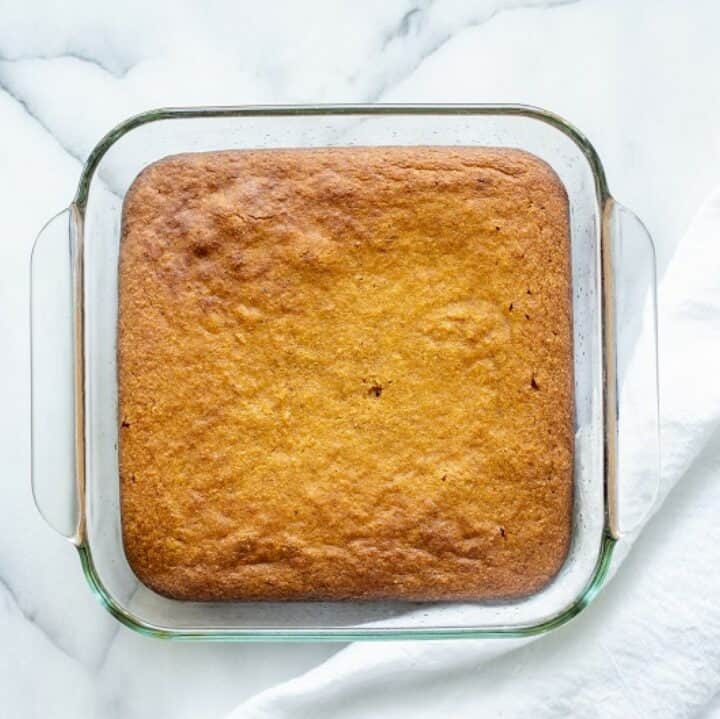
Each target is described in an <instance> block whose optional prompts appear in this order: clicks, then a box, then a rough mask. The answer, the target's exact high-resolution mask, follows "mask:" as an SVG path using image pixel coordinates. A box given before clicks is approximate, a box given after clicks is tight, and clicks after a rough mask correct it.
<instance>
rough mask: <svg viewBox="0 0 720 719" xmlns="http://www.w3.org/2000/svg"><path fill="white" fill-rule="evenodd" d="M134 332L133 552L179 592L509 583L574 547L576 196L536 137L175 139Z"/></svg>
mask: <svg viewBox="0 0 720 719" xmlns="http://www.w3.org/2000/svg"><path fill="white" fill-rule="evenodd" d="M118 349H119V390H120V477H121V497H122V526H123V539H124V545H125V552H126V555H127V558H128V561H129V562H130V565H131V566H132V568H133V570H134V571H135V573H136V574H137V575H138V577H139V578H140V580H141V581H142V582H144V583H145V584H146V585H148V586H149V587H151V588H153V589H154V590H156V591H158V592H160V593H161V594H164V595H167V596H171V597H175V598H181V599H193V600H217V599H247V600H256V599H341V598H356V599H360V598H361V599H373V598H404V599H418V600H424V599H428V600H429V599H480V598H482V599H490V598H498V597H514V596H520V595H525V594H528V593H531V592H534V591H536V590H538V589H539V588H540V587H542V586H543V585H544V584H545V583H547V582H548V581H549V580H550V579H551V578H552V577H553V575H554V574H555V573H556V572H557V571H558V569H559V567H560V566H561V564H562V562H563V561H564V558H565V555H566V552H567V549H568V544H569V540H570V529H571V527H570V524H571V500H572V448H573V437H572V413H573V405H572V347H571V304H570V271H569V228H568V205H567V199H566V196H565V192H564V188H563V187H562V184H561V183H560V181H559V179H558V178H557V176H556V175H555V174H554V172H553V171H552V170H551V169H550V168H549V167H548V166H547V165H545V164H544V163H543V162H541V161H540V160H538V159H537V158H536V157H534V156H532V155H529V154H527V153H524V152H521V151H518V150H507V149H489V148H432V147H429V148H348V149H313V150H271V151H242V152H240V151H230V152H215V153H204V154H189V155H178V156H173V157H169V158H166V159H164V160H161V161H160V162H158V163H156V164H154V165H152V166H150V167H148V168H147V169H146V170H145V171H144V172H143V173H142V174H141V175H140V176H139V177H138V178H137V179H136V181H135V183H134V184H133V186H132V188H131V189H130V191H129V192H128V195H127V197H126V201H125V207H124V221H123V230H122V245H121V251H120V319H119V348H118Z"/></svg>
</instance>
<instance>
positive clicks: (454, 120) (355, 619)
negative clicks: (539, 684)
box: [31, 105, 659, 640]
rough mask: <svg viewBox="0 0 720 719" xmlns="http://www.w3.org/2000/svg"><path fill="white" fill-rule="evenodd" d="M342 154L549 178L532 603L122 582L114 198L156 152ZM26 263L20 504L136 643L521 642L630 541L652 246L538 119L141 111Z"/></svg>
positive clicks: (446, 112)
mask: <svg viewBox="0 0 720 719" xmlns="http://www.w3.org/2000/svg"><path fill="white" fill-rule="evenodd" d="M353 145H356V146H363V145H364V146H375V145H395V146H398V145H406V146H412V145H466V146H467V145H485V146H496V147H515V148H521V149H524V150H527V151H529V152H532V153H534V154H535V155H537V156H539V157H540V158H542V159H543V160H545V161H546V162H547V163H549V164H550V165H551V166H552V167H553V168H554V170H555V171H556V172H557V174H558V175H559V177H560V178H561V180H562V182H563V183H564V185H565V188H566V190H567V194H568V199H569V204H570V222H571V244H572V248H571V253H572V284H573V335H574V376H575V422H576V435H575V464H574V507H573V536H572V543H571V548H570V552H569V555H568V557H567V560H566V562H565V564H564V566H563V568H562V569H561V571H560V573H559V574H558V575H557V576H556V578H555V579H554V580H553V581H552V582H551V583H550V584H548V585H547V586H545V587H544V588H543V589H542V590H541V591H540V592H538V593H536V594H533V595H531V596H528V597H525V598H521V599H515V600H512V601H494V602H477V603H462V604H459V603H438V602H428V603H418V602H412V603H411V602H307V603H305V602H284V603H283V602H272V603H249V602H229V603H193V602H181V601H175V600H171V599H167V598H165V597H162V596H160V595H158V594H155V593H154V592H152V591H151V590H150V589H148V588H147V587H145V586H144V585H142V584H140V583H139V582H138V580H137V579H136V577H135V575H134V574H133V572H132V571H131V569H130V567H129V565H128V562H127V560H126V558H125V555H124V552H123V544H122V538H121V528H120V510H119V477H118V456H117V442H118V419H117V382H116V371H117V367H116V329H117V279H118V277H117V275H118V245H119V240H120V221H121V210H122V204H123V198H124V196H125V193H126V191H127V190H128V188H129V186H130V185H131V183H132V181H133V180H134V179H135V177H136V176H137V175H138V173H139V172H140V171H141V170H142V169H143V168H144V167H146V166H147V165H148V164H150V163H152V162H154V161H156V160H158V159H160V158H162V157H164V156H166V155H170V154H174V153H180V152H193V151H205V150H219V149H243V148H271V147H284V148H291V147H317V146H353ZM31 264H32V267H31V273H32V283H31V284H32V291H31V294H32V296H31V320H32V322H31V326H32V330H31V334H32V482H33V493H34V496H35V501H36V504H37V507H38V509H39V511H40V512H41V514H42V515H43V516H44V517H45V519H46V520H47V521H48V523H49V524H50V525H51V526H52V527H54V528H55V529H56V530H57V531H58V532H59V533H60V534H62V535H63V536H65V537H66V538H67V539H69V540H70V541H71V542H72V543H73V544H74V545H75V546H76V548H77V550H78V553H79V556H80V561H81V562H82V566H83V569H84V572H85V576H86V578H87V580H88V583H89V584H90V586H91V588H92V589H93V591H94V592H95V593H96V594H97V596H98V597H99V599H100V601H101V602H102V603H103V604H104V606H105V607H106V608H107V609H108V610H109V611H110V612H111V613H112V614H113V615H114V616H115V617H116V618H117V619H118V620H120V621H121V622H122V623H124V624H126V625H127V626H129V627H132V628H133V629H136V630H138V631H140V632H144V633H146V634H150V635H153V636H157V637H166V638H176V639H214V640H248V639H250V640H252V639H255V640H258V639H262V640H293V639H295V640H328V639H337V640H356V639H419V638H451V637H488V636H523V635H529V634H536V633H539V632H543V631H546V630H548V629H551V628H553V627H555V626H558V625H560V624H562V623H564V622H566V621H568V620H569V619H570V618H572V617H573V616H575V615H576V614H577V613H578V612H579V611H580V610H582V609H583V607H585V606H586V605H587V604H588V603H589V602H590V601H591V600H592V598H593V597H594V596H595V595H596V593H597V591H598V589H599V588H600V586H601V585H602V583H603V580H604V579H605V578H606V576H607V573H608V567H609V564H610V558H611V555H612V551H613V547H614V545H615V543H616V541H617V539H618V538H619V537H620V535H621V533H623V532H627V531H632V529H633V527H634V526H635V525H636V524H637V523H638V521H639V520H640V519H641V518H642V516H643V515H644V513H645V512H647V510H648V508H649V507H650V505H651V503H652V501H653V499H654V493H655V489H656V485H657V474H658V473H657V468H658V456H659V441H658V412H657V409H658V404H657V353H656V333H655V329H654V328H655V259H654V250H653V245H652V241H651V240H650V237H649V236H648V234H647V232H646V230H645V229H644V227H643V225H642V223H641V222H640V221H639V220H638V219H637V218H636V217H635V216H634V215H633V214H632V213H631V212H630V211H628V210H627V209H625V208H624V207H622V206H621V205H620V204H618V203H617V202H616V201H615V200H614V199H613V198H612V197H611V195H610V193H609V191H608V187H607V183H606V180H605V174H604V171H603V168H602V165H601V163H600V160H599V158H598V156H597V153H596V152H595V150H594V149H593V147H592V145H591V144H590V143H589V142H588V140H587V139H586V138H585V137H584V136H583V135H582V134H581V133H580V132H578V131H577V130H576V129H575V128H573V127H572V126H571V125H569V124H568V123H567V122H565V121H564V120H562V119H561V118H559V117H557V116H556V115H553V114H551V113H548V112H545V111H542V110H539V109H535V108H531V107H525V106H519V105H506V106H498V105H428V106H410V105H365V106H357V105H354V106H347V105H341V106H313V107H219V108H198V109H194V108H191V109H161V110H154V111H151V112H147V113H145V114H143V115H139V116H137V117H134V118H131V119H129V120H127V121H126V122H124V123H123V124H121V125H120V126H118V127H116V128H115V129H114V130H112V131H111V132H110V133H109V134H108V135H106V136H105V137H104V138H103V139H102V140H101V141H100V143H99V144H98V145H97V147H96V148H95V149H94V150H93V152H92V153H91V155H90V157H89V159H88V161H87V163H86V165H85V167H84V169H83V172H82V177H81V179H80V182H79V185H78V189H77V194H76V196H75V199H74V200H73V202H72V203H71V204H70V206H69V207H68V208H67V209H66V210H64V211H63V212H61V213H60V214H58V215H57V216H56V217H54V218H53V219H52V220H50V222H48V224H47V225H46V226H45V227H44V228H43V230H42V231H41V232H40V234H39V236H38V238H37V241H36V243H35V246H34V249H33V256H32V263H31ZM626 408H627V411H626ZM638 438H640V440H641V441H638Z"/></svg>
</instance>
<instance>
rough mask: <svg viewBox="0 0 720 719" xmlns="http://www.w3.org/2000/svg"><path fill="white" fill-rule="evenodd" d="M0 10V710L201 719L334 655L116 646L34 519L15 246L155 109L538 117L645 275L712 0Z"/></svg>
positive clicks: (24, 334)
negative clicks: (450, 106)
mask: <svg viewBox="0 0 720 719" xmlns="http://www.w3.org/2000/svg"><path fill="white" fill-rule="evenodd" d="M0 17H1V18H2V21H1V22H0V58H1V59H0V128H2V136H1V139H0V197H2V198H3V202H2V203H1V205H0V207H1V208H2V211H1V212H0V228H1V231H0V252H1V253H2V264H1V265H0V267H1V268H2V269H1V270H0V272H1V273H2V282H0V322H1V326H2V335H3V337H4V340H5V341H4V344H3V350H2V351H1V352H0V369H1V370H2V375H3V376H4V377H6V378H7V381H6V382H5V383H4V384H3V386H2V395H0V422H1V425H0V428H1V430H2V431H1V432H0V438H1V439H0V442H1V443H2V457H3V460H4V462H3V465H4V472H3V476H4V481H3V489H2V495H1V496H2V500H1V501H0V626H2V642H0V714H2V715H3V716H8V717H10V716H13V717H33V716H48V717H50V716H51V717H65V716H67V717H76V718H79V717H95V716H98V717H100V716H102V717H105V718H107V719H111V718H113V717H122V718H123V719H124V718H128V719H135V718H140V717H170V716H173V717H181V718H182V717H220V716H223V714H224V713H226V712H227V711H229V710H230V709H232V708H233V707H234V706H235V705H237V704H238V703H239V702H241V701H242V700H243V699H245V698H247V697H250V696H252V695H254V694H256V693H257V692H259V691H261V690H263V689H265V688H267V687H268V686H271V685H273V684H275V683H277V682H279V681H281V680H283V679H285V678H287V677H291V676H294V675H297V674H299V673H301V672H303V671H304V670H305V669H307V668H310V667H312V666H314V665H316V664H317V663H319V662H320V661H321V660H322V659H323V658H325V657H327V656H329V655H330V654H331V653H333V652H335V651H337V650H338V649H339V648H340V647H341V646H342V645H333V644H319V645H301V644H300V645H299V644H292V645H280V646H279V645H269V644H251V645H212V644H183V643H168V642H162V641H158V640H150V639H146V638H143V637H141V636H139V635H136V634H133V633H132V632H131V631H129V630H126V629H124V628H121V627H119V625H118V624H117V623H116V622H115V621H114V620H113V619H112V618H111V617H110V616H109V615H108V614H106V613H105V611H104V610H103V609H102V608H101V607H100V605H99V604H98V603H97V601H96V600H95V599H94V597H93V596H92V595H91V593H90V591H89V589H88V588H87V586H86V584H85V581H84V579H83V576H82V572H81V569H80V565H79V562H78V560H77V557H76V555H75V552H74V550H73V549H72V547H71V546H70V545H68V544H67V543H64V542H63V541H62V540H61V539H60V538H59V537H57V536H56V535H54V534H53V532H52V531H51V530H50V529H49V528H48V527H47V526H46V525H45V524H44V523H43V522H42V520H41V519H40V517H39V516H38V514H37V513H36V511H35V508H34V506H33V503H32V496H31V492H30V483H29V424H30V417H29V369H28V368H29V346H28V262H29V252H30V247H31V244H32V241H33V239H34V236H35V234H36V233H37V231H38V230H39V229H40V227H41V226H42V224H43V223H44V221H45V220H47V219H48V218H49V217H50V216H51V215H52V214H54V213H55V212H57V211H59V210H60V209H62V208H63V207H65V206H66V205H67V203H68V202H69V201H70V199H71V197H72V195H73V193H74V190H75V185H76V183H77V180H78V177H79V173H80V169H81V164H82V162H83V160H84V159H85V158H86V157H87V155H88V153H89V151H90V150H91V149H92V147H93V146H94V144H95V143H96V142H97V140H98V139H99V138H100V137H101V136H102V135H103V134H104V133H105V132H106V131H107V130H108V129H109V128H111V127H112V126H113V125H115V124H116V123H117V122H119V121H121V120H122V119H124V118H126V117H127V116H129V115H131V114H134V113H136V112H140V111H142V110H146V109H149V108H152V107H157V106H166V105H204V104H249V103H302V102H350V101H355V102H375V101H383V102H411V101H412V102H522V103H528V104H534V105H539V106H541V107H546V108H548V109H551V110H553V111H555V112H557V113H558V114H560V115H563V116H565V117H567V118H568V119H569V120H570V121H571V122H572V123H574V124H575V125H576V126H577V127H579V128H581V129H582V130H583V131H584V132H585V133H586V134H587V135H588V136H589V138H590V139H591V141H592V142H593V143H594V145H595V147H596V148H597V150H598V152H599V153H600V155H601V157H602V159H603V162H604V164H605V168H606V171H607V174H608V180H609V184H610V187H611V190H612V191H613V194H614V195H615V196H616V197H617V198H618V199H619V200H621V201H622V202H624V203H626V204H627V205H628V206H629V207H631V208H632V209H633V210H635V211H636V212H637V213H638V214H639V215H640V217H642V218H643V219H644V221H645V222H646V224H647V225H648V227H649V229H650V230H651V232H652V234H653V235H654V237H655V240H656V244H657V249H658V255H659V264H660V267H661V268H662V267H664V266H665V265H666V264H667V262H668V260H669V258H670V257H671V256H672V253H673V249H674V247H675V244H676V242H677V241H678V239H679V237H680V236H681V235H682V233H683V231H684V230H685V228H686V226H687V223H688V220H689V219H690V217H691V215H692V213H693V212H694V210H695V209H696V208H697V206H698V204H699V203H700V201H701V199H702V198H703V197H704V195H705V194H706V193H707V192H708V191H709V189H710V188H711V187H712V186H713V185H714V184H716V183H717V181H718V175H719V174H720V173H719V171H718V167H720V163H719V162H718V154H719V153H720V123H719V122H718V119H717V118H718V111H719V110H720V83H719V82H718V70H719V69H720V42H718V28H720V3H717V2H715V0H692V1H685V0H635V2H627V0H579V1H578V2H567V0H565V1H559V2H552V1H545V2H542V1H537V2H533V1H532V0H474V1H473V0H434V1H432V0H429V1H425V0H415V2H410V1H405V0H372V1H371V2H365V3H350V2H347V3H336V2H332V0H326V1H319V0H318V1H315V2H308V3H294V2H290V0H287V1H286V2H272V1H271V0H268V1H266V2H262V3H256V2H217V3H197V4H195V5H190V4H188V3H184V2H169V1H168V2H158V3H154V4H150V3H146V2H143V1H142V0H129V1H128V2H123V3H114V4H112V5H110V4H105V3H95V2H91V1H90V0H69V1H68V2H66V3H63V4H62V5H55V4H51V3H44V2H39V1H38V0H25V1H24V2H21V3H17V2H10V1H9V0H8V2H0ZM665 521H672V516H671V515H670V516H669V518H667V519H666V520H665ZM616 581H617V582H623V581H627V582H629V581H630V580H629V579H627V578H626V577H624V576H619V577H618V578H617V579H616ZM628 586H629V585H628ZM378 650H379V651H380V649H378ZM713 710H714V711H715V712H716V713H717V715H718V716H720V702H717V701H716V702H715V706H714V707H710V708H709V709H708V713H707V716H710V714H711V713H712V712H713Z"/></svg>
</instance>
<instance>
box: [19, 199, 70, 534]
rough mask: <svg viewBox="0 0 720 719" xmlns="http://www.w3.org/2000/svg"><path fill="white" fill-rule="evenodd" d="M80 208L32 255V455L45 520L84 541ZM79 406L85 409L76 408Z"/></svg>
mask: <svg viewBox="0 0 720 719" xmlns="http://www.w3.org/2000/svg"><path fill="white" fill-rule="evenodd" d="M76 229H77V223H76V215H75V210H74V208H72V207H70V208H68V209H66V210H63V211H62V212H60V213H59V214H58V215H56V216H55V217H53V218H52V219H51V220H50V221H49V222H48V223H47V224H46V225H45V227H43V229H42V230H41V231H40V234H39V235H38V236H37V239H36V240H35V244H34V246H33V250H32V257H31V261H30V343H31V346H30V354H31V360H30V362H31V413H32V419H31V463H32V470H31V475H32V490H33V497H34V499H35V505H36V506H37V508H38V511H39V512H40V514H41V515H42V517H43V518H44V519H45V521H46V522H47V523H48V524H49V525H50V526H51V527H52V528H53V529H55V530H56V531H57V532H59V533H60V534H62V535H63V536H64V537H66V538H67V539H69V540H71V541H73V542H75V543H77V542H78V541H79V537H80V535H81V529H82V527H81V524H82V521H81V502H80V492H79V488H80V486H81V484H80V482H79V478H80V474H79V470H81V468H82V457H81V456H80V455H81V454H82V452H80V451H78V448H79V445H78V444H77V431H76V430H77V426H79V425H77V424H76V422H78V418H79V415H81V413H82V408H81V407H80V408H78V407H77V406H76V405H78V404H79V402H78V396H80V395H79V393H78V392H76V388H77V387H79V386H81V380H82V375H81V373H79V370H78V367H77V363H76V346H77V341H76V340H77V338H78V337H79V332H81V331H82V328H81V318H79V317H78V316H76V313H75V308H76V307H78V306H79V305H78V303H77V302H76V298H77V297H78V294H79V292H80V291H81V289H82V286H81V284H80V283H81V272H80V269H81V268H80V253H79V252H78V246H77V242H76V238H77V234H78V233H77V232H76ZM76 409H79V412H78V411H76Z"/></svg>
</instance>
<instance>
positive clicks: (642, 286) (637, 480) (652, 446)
mask: <svg viewBox="0 0 720 719" xmlns="http://www.w3.org/2000/svg"><path fill="white" fill-rule="evenodd" d="M605 221H606V223H607V225H606V228H607V230H608V237H609V240H610V242H609V247H608V251H606V253H605V254H606V258H605V267H604V269H605V271H606V272H608V274H609V277H610V281H611V282H612V291H611V292H608V293H606V297H607V298H608V301H609V302H612V303H613V306H612V307H611V308H608V307H606V318H608V320H607V323H608V324H609V325H610V327H606V332H608V334H606V341H607V342H608V344H607V345H606V350H607V348H608V347H610V346H613V345H614V347H615V362H614V368H610V370H608V368H607V367H606V377H607V382H608V385H607V390H608V391H607V397H608V406H607V413H608V417H609V419H610V420H614V424H615V428H614V431H613V432H612V433H609V436H610V439H609V446H608V447H607V450H608V452H607V460H608V463H609V470H610V471H609V472H608V477H609V482H608V485H609V486H608V515H609V517H608V518H609V526H610V531H611V533H612V534H613V536H615V537H616V538H619V537H621V536H623V535H628V534H632V533H633V532H635V531H636V530H637V529H639V528H640V527H641V526H642V524H643V523H644V521H645V519H646V518H647V517H648V515H649V513H650V512H651V510H652V508H653V506H654V504H655V500H656V497H657V492H658V486H659V480H660V416H659V389H658V354H657V347H658V344H657V275H656V263H655V248H654V246H653V242H652V238H651V237H650V234H649V233H648V231H647V229H646V227H645V226H644V225H643V223H642V221H641V220H640V219H639V218H638V217H637V216H636V215H635V214H633V213H632V212H631V211H630V210H628V209H627V208H626V207H624V206H623V205H621V204H619V203H618V202H616V201H614V200H610V201H609V202H608V205H607V207H606V213H605ZM608 264H609V266H608ZM608 310H610V311H608ZM613 374H614V377H613V376H611V375H613ZM613 442H614V445H615V446H614V447H613V446H612V444H613ZM613 465H614V466H613Z"/></svg>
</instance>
